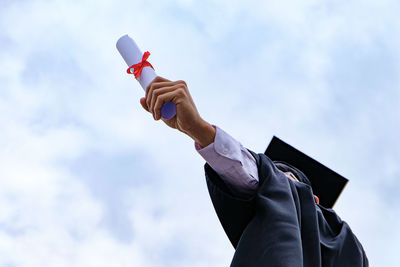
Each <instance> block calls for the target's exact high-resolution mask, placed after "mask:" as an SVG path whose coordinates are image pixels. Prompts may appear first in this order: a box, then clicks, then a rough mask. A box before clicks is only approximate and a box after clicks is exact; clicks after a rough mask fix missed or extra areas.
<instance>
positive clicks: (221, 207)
mask: <svg viewBox="0 0 400 267" xmlns="http://www.w3.org/2000/svg"><path fill="white" fill-rule="evenodd" d="M204 169H205V174H206V180H207V187H208V191H209V193H210V197H211V200H212V203H213V205H214V209H215V211H216V213H217V215H218V218H219V220H220V222H221V224H222V227H223V228H224V231H225V233H226V235H227V236H228V238H229V240H230V241H231V243H232V245H233V247H234V248H235V249H236V246H237V244H238V242H239V240H240V237H241V236H242V233H243V230H244V229H245V228H246V226H247V225H248V223H249V221H250V220H251V219H252V218H253V216H254V212H255V210H254V197H252V198H247V199H246V198H240V197H237V195H234V194H233V193H232V192H231V191H230V190H229V188H228V187H227V186H226V184H225V183H224V181H223V180H222V179H221V178H220V176H219V175H218V174H217V173H216V172H215V171H214V170H213V169H212V168H211V167H210V165H208V164H205V166H204Z"/></svg>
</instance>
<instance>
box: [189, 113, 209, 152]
mask: <svg viewBox="0 0 400 267" xmlns="http://www.w3.org/2000/svg"><path fill="white" fill-rule="evenodd" d="M186 134H187V135H188V136H190V137H191V138H192V139H193V140H194V141H195V142H196V143H198V144H199V145H200V146H201V147H206V146H208V145H209V144H211V143H213V142H214V140H215V135H216V130H215V128H214V127H213V126H212V125H211V124H210V123H208V122H206V121H205V120H203V119H201V121H200V122H199V123H198V124H196V125H195V127H193V128H192V129H190V130H189V131H188V132H186Z"/></svg>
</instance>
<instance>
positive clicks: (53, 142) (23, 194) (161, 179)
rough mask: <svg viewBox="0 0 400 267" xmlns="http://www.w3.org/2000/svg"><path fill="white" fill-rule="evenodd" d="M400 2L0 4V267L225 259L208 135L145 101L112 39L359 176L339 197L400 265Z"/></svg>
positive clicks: (381, 253) (204, 98) (263, 129)
mask: <svg viewBox="0 0 400 267" xmlns="http://www.w3.org/2000/svg"><path fill="white" fill-rule="evenodd" d="M398 14H400V3H399V2H398V1H394V0H380V1H373V0H362V1H361V0H350V1H349V0H347V1H343V0H341V1H340V0H339V1H326V0H323V1H320V0H319V1H317V0H306V1H294V0H280V1H277V0H275V1H271V0H269V1H255V0H248V1H235V0H230V1H228V0H221V1H211V0H203V1H194V0H179V1H168V0H154V1H151V2H150V1H142V0H133V1H121V0H114V1H101V0H100V1H93V0H80V1H77V0H68V1H67V0H54V1H50V0H13V1H11V0H0V266H1V267H19V266H59V267H62V266H77V267H79V266H85V267H86V266H139V267H140V266H147V267H152V266H177V267H179V266H194V267H196V266H211V267H213V266H215V267H217V266H228V265H229V263H230V261H231V259H232V256H233V253H234V249H233V248H232V246H231V244H230V243H229V240H228V238H227V237H226V236H225V234H224V232H223V229H222V227H221V226H220V224H219V222H218V219H217V216H216V214H215V212H214V209H213V207H212V204H211V201H210V199H209V196H208V192H207V188H206V184H205V177H204V172H203V165H204V161H203V159H202V158H201V157H200V156H199V155H198V154H197V152H196V151H195V149H194V145H193V141H192V140H191V139H190V138H189V137H187V136H185V135H184V134H182V133H179V132H177V131H174V130H172V129H170V128H168V127H167V126H165V125H164V124H163V122H161V121H154V120H153V119H152V117H151V115H149V114H148V113H147V112H145V111H144V110H143V109H142V107H141V106H140V104H139V99H140V98H141V97H143V95H144V92H143V90H142V89H141V88H140V86H139V84H138V83H137V82H136V81H135V80H134V79H133V77H132V76H130V75H127V74H126V72H125V71H126V67H127V66H126V65H125V62H124V61H123V60H122V58H121V57H120V55H119V53H118V51H117V50H116V48H115V43H116V41H117V40H118V38H119V37H120V36H122V35H124V34H129V35H130V36H131V37H132V38H134V39H135V40H136V42H137V43H138V45H139V46H140V47H141V48H142V50H144V51H147V50H148V51H150V52H151V56H150V58H149V61H150V62H151V63H152V64H153V66H154V67H155V69H156V72H157V74H159V75H161V76H163V77H165V78H168V79H170V80H184V81H186V82H187V84H188V87H189V90H190V92H191V94H192V97H193V99H194V101H195V103H196V106H197V108H198V109H199V112H200V114H201V116H202V117H203V118H204V119H205V120H207V121H208V122H210V123H212V124H215V125H217V126H219V127H220V128H222V129H223V130H225V131H226V132H228V133H229V134H230V135H232V136H234V137H235V138H236V139H237V140H239V141H240V142H241V143H242V144H243V145H244V146H245V147H247V148H249V149H251V150H253V151H256V152H264V150H265V148H266V147H267V145H268V143H269V141H270V139H271V138H272V136H274V135H276V136H278V137H280V138H281V139H283V140H285V141H286V142H288V143H289V144H291V145H293V146H295V147H296V148H298V149H300V150H302V151H303V152H305V153H307V154H308V155H310V156H311V157H313V158H315V159H317V160H319V161H320V162H322V163H323V164H325V165H327V166H328V167H330V168H332V169H334V170H335V171H337V172H339V173H341V174H342V175H343V176H345V177H347V178H349V180H350V182H349V183H348V185H347V186H346V188H345V190H344V192H343V193H342V195H341V197H340V199H339V200H338V202H337V203H336V205H335V207H334V209H335V211H336V212H337V213H338V214H339V216H340V217H341V218H342V219H343V220H345V221H346V222H348V224H349V225H350V227H351V228H352V230H353V232H354V233H355V234H356V235H357V237H358V239H359V240H360V241H361V243H362V244H363V246H364V248H365V251H366V253H367V255H368V257H369V260H370V264H371V266H400V259H399V257H398V251H400V243H399V242H398V240H400V229H399V227H398V222H399V221H400V194H399V192H400V164H399V162H400V142H399V136H400V105H399V102H400V63H399V62H400V20H399V19H398Z"/></svg>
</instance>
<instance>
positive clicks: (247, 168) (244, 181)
mask: <svg viewBox="0 0 400 267" xmlns="http://www.w3.org/2000/svg"><path fill="white" fill-rule="evenodd" d="M214 127H215V129H216V136H215V140H214V142H213V143H211V144H209V145H208V146H206V147H204V148H201V147H200V145H199V144H197V143H195V147H196V150H197V151H198V152H199V154H200V155H201V156H202V157H203V158H204V159H205V161H207V163H208V164H209V165H210V166H211V167H212V168H213V169H214V170H215V171H216V172H217V173H218V175H219V176H220V177H221V179H222V180H223V181H224V182H225V184H226V185H227V186H228V187H229V188H230V189H231V190H232V191H233V192H235V193H238V194H245V195H247V196H251V195H253V194H254V193H255V191H256V189H257V187H258V181H259V180H258V169H257V165H256V160H255V159H254V157H253V156H252V155H251V154H250V152H249V151H247V149H246V148H244V147H243V146H242V144H240V143H239V142H238V141H237V140H235V139H234V138H233V137H232V136H230V135H229V134H227V133H226V132H224V131H223V130H222V129H220V128H218V127H216V126H214Z"/></svg>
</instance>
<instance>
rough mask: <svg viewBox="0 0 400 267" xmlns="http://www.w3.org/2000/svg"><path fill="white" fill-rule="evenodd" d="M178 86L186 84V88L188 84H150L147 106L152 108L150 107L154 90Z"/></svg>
mask: <svg viewBox="0 0 400 267" xmlns="http://www.w3.org/2000/svg"><path fill="white" fill-rule="evenodd" d="M176 84H185V86H186V83H184V82H183V81H176V82H171V81H168V82H152V83H151V84H150V87H149V88H148V91H146V98H147V100H146V102H147V106H148V107H150V105H151V100H152V99H153V92H154V90H156V89H159V88H162V87H171V86H174V85H176ZM150 110H151V109H150Z"/></svg>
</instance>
